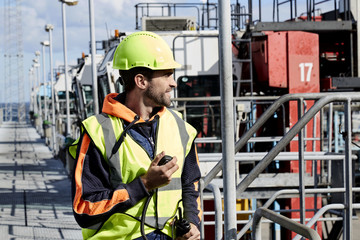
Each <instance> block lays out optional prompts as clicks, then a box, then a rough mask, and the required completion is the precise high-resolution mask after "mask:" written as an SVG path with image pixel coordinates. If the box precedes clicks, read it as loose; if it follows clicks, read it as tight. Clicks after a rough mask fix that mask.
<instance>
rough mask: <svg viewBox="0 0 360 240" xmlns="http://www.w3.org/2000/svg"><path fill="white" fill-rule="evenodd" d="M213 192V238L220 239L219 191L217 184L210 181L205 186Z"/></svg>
mask: <svg viewBox="0 0 360 240" xmlns="http://www.w3.org/2000/svg"><path fill="white" fill-rule="evenodd" d="M207 188H208V189H210V190H211V191H212V192H213V194H214V205H215V239H216V240H220V239H222V205H221V193H220V189H219V187H218V186H216V185H215V184H212V183H210V184H209V185H208V186H207Z"/></svg>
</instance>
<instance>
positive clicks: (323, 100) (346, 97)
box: [201, 92, 360, 239]
mask: <svg viewBox="0 0 360 240" xmlns="http://www.w3.org/2000/svg"><path fill="white" fill-rule="evenodd" d="M304 100H317V101H316V102H315V103H314V105H313V106H312V107H311V108H310V109H309V110H308V111H307V112H306V113H305V114H304V115H303V101H304ZM289 101H298V116H299V121H298V122H297V123H296V124H295V125H294V126H293V127H292V128H291V129H290V130H289V131H288V132H287V134H286V135H285V136H284V137H283V138H282V139H281V140H280V141H279V142H278V143H277V145H276V146H275V147H274V148H273V149H272V150H271V151H270V152H269V153H268V154H267V155H266V156H265V157H264V158H263V159H262V160H261V161H260V162H259V163H258V164H257V165H256V166H255V168H253V169H252V171H250V173H249V174H248V175H247V176H246V177H245V178H244V179H243V180H242V181H241V183H240V184H239V185H238V186H237V194H238V195H239V194H240V193H242V192H244V191H245V190H246V188H247V187H248V186H249V185H250V184H251V183H252V182H253V181H254V179H255V178H257V177H258V176H259V174H260V173H261V172H263V171H264V169H265V168H266V167H267V166H268V165H269V164H270V162H271V161H272V160H273V159H274V158H275V157H276V156H277V155H278V154H279V153H280V151H282V150H283V149H284V148H285V147H286V146H287V145H288V144H289V143H290V141H292V140H293V138H294V137H295V136H296V135H297V134H299V184H300V187H299V194H300V210H301V211H300V222H301V223H304V220H305V187H304V185H303V182H304V144H303V138H304V136H303V133H302V130H303V128H304V127H305V126H306V124H307V123H308V122H309V121H310V120H312V119H313V117H314V116H315V115H316V114H317V113H318V112H319V111H320V110H321V109H322V108H323V107H324V106H325V105H327V104H329V103H331V102H344V104H345V131H346V132H347V133H348V134H346V136H345V137H346V139H345V140H346V144H345V145H346V146H345V161H344V169H345V205H346V206H347V207H346V208H345V211H344V239H350V237H351V218H352V214H351V211H352V182H351V173H352V166H351V148H350V145H351V134H350V133H351V103H352V102H353V101H360V95H359V94H358V93H349V92H347V93H305V94H287V95H284V96H282V97H281V98H279V99H278V100H277V101H275V102H274V103H273V104H272V105H271V106H270V107H269V108H268V109H267V110H266V111H265V113H264V114H263V115H262V116H261V117H260V118H259V119H258V120H257V121H256V122H255V124H254V125H253V126H252V128H250V129H249V130H248V131H247V132H246V133H245V134H244V135H243V136H242V138H241V139H240V140H239V141H237V142H236V144H235V153H236V152H238V151H239V150H240V149H241V148H242V147H244V146H245V144H246V143H247V141H248V140H249V139H250V138H251V137H252V136H253V135H254V133H256V131H258V129H259V128H260V127H261V126H262V125H263V124H264V123H265V122H266V121H267V120H268V119H269V118H270V116H272V114H274V112H275V111H276V110H277V109H278V108H279V107H280V106H281V105H283V104H284V103H285V102H289ZM300 117H301V118H300ZM221 170H222V160H220V161H219V162H218V164H217V165H216V166H215V167H214V168H213V169H212V170H211V171H210V172H209V174H208V175H207V176H205V178H204V179H202V181H201V183H202V184H201V191H203V190H204V189H205V188H206V187H207V186H208V185H209V183H210V182H211V181H212V180H213V179H214V178H215V177H216V175H217V174H218V173H219V172H220V171H221ZM224 189H225V191H226V185H225V186H224ZM201 196H203V195H201ZM202 228H203V226H202Z"/></svg>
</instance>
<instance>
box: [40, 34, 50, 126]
mask: <svg viewBox="0 0 360 240" xmlns="http://www.w3.org/2000/svg"><path fill="white" fill-rule="evenodd" d="M46 43H48V42H47V41H44V42H41V45H42V62H43V67H42V68H43V89H44V119H45V120H48V114H47V102H46V95H47V84H46V73H45V46H48V44H46Z"/></svg>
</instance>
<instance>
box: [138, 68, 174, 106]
mask: <svg viewBox="0 0 360 240" xmlns="http://www.w3.org/2000/svg"><path fill="white" fill-rule="evenodd" d="M173 74H174V70H173V69H168V70H157V71H154V73H153V77H152V79H151V80H150V81H148V82H149V87H148V88H147V89H146V90H145V97H146V100H147V101H148V104H151V105H152V106H153V107H162V106H166V107H169V106H170V104H171V101H170V97H171V91H172V90H173V88H175V87H176V86H177V84H176V82H175V80H174V77H173Z"/></svg>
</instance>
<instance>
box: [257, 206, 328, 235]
mask: <svg viewBox="0 0 360 240" xmlns="http://www.w3.org/2000/svg"><path fill="white" fill-rule="evenodd" d="M261 217H265V218H267V219H270V220H271V221H273V222H275V223H278V224H280V225H281V226H283V227H285V228H287V229H289V230H291V231H293V232H296V233H298V234H301V235H302V236H304V237H306V238H308V239H310V240H321V238H320V236H319V234H318V233H317V232H316V231H315V230H314V229H311V228H309V227H307V226H304V225H303V224H300V223H298V222H295V221H293V220H291V219H290V218H287V217H284V216H283V215H280V214H277V213H275V212H274V211H271V210H269V209H266V208H262V207H261V208H258V209H257V210H256V211H255V214H254V221H253V229H255V231H253V232H252V234H251V235H252V239H254V240H261Z"/></svg>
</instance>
